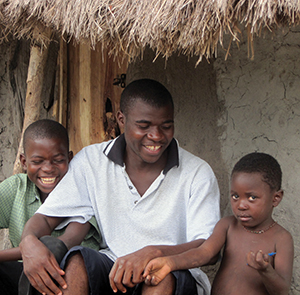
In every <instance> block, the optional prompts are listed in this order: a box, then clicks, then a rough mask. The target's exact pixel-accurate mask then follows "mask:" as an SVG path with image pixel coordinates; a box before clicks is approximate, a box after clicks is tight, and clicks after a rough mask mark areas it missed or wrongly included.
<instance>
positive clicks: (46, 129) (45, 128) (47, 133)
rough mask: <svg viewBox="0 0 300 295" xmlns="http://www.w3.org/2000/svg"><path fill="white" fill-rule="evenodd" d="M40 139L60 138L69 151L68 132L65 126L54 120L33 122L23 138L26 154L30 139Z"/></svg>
mask: <svg viewBox="0 0 300 295" xmlns="http://www.w3.org/2000/svg"><path fill="white" fill-rule="evenodd" d="M40 138H59V139H60V140H61V141H62V142H63V143H64V144H65V146H66V148H67V150H68V151H69V136H68V131H67V130H66V128H65V127H64V126H63V125H61V124H60V123H58V122H56V121H54V120H49V119H42V120H38V121H35V122H33V123H32V124H30V125H29V126H28V127H27V128H26V130H25V132H24V136H23V148H24V152H25V150H26V145H27V142H28V140H29V139H30V140H36V139H40Z"/></svg>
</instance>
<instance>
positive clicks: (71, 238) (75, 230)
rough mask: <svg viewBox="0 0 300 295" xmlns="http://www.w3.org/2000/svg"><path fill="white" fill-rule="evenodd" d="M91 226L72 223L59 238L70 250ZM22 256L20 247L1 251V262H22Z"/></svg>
mask: <svg viewBox="0 0 300 295" xmlns="http://www.w3.org/2000/svg"><path fill="white" fill-rule="evenodd" d="M90 227H91V225H90V223H89V222H87V223H85V224H80V223H78V222H71V223H70V224H68V226H67V227H66V230H65V232H64V234H62V235H61V236H59V237H58V239H60V240H62V241H63V242H64V243H65V245H66V246H67V248H68V249H70V248H72V247H73V246H76V245H79V244H80V243H81V242H82V241H83V239H84V237H85V236H86V235H87V233H88V231H89V229H90ZM21 259H22V255H21V251H20V248H19V247H16V248H10V249H5V250H1V251H0V262H4V261H17V260H21Z"/></svg>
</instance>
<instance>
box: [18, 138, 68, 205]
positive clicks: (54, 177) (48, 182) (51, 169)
mask: <svg viewBox="0 0 300 295" xmlns="http://www.w3.org/2000/svg"><path fill="white" fill-rule="evenodd" d="M71 157H72V154H71V153H70V154H69V151H68V149H67V147H66V146H65V144H64V142H63V141H62V140H61V139H59V138H51V139H49V138H40V139H36V140H28V142H27V144H26V151H25V155H24V154H22V155H21V163H22V165H23V168H24V170H25V171H27V175H28V178H29V179H30V180H31V181H32V182H33V183H34V184H35V185H36V186H37V187H38V188H39V190H40V192H41V198H42V201H44V199H45V198H46V197H47V196H48V194H49V193H50V192H51V191H52V190H53V189H54V187H55V186H56V185H57V184H58V183H59V181H60V180H61V179H62V178H63V176H64V175H65V174H66V172H67V171H68V165H69V161H70V160H71Z"/></svg>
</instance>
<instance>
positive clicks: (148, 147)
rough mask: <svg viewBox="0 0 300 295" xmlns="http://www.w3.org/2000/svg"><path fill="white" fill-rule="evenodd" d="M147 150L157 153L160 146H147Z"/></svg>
mask: <svg viewBox="0 0 300 295" xmlns="http://www.w3.org/2000/svg"><path fill="white" fill-rule="evenodd" d="M147 149H149V150H151V151H157V150H159V149H160V146H153V145H147Z"/></svg>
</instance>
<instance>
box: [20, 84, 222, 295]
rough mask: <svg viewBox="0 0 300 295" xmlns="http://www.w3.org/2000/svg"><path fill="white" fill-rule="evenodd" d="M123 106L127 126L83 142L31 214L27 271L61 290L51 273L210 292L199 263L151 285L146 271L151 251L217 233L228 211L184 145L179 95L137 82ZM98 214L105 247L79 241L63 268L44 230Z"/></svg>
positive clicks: (169, 250)
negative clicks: (178, 123) (178, 135)
mask: <svg viewBox="0 0 300 295" xmlns="http://www.w3.org/2000/svg"><path fill="white" fill-rule="evenodd" d="M120 107H121V110H120V111H119V112H118V113H117V120H118V123H119V125H120V127H122V128H123V130H124V134H123V135H121V136H120V137H118V138H116V139H115V140H113V141H109V142H104V143H101V144H96V145H91V146H88V147H86V148H84V149H82V151H81V152H79V153H78V154H77V155H76V156H75V157H74V159H73V161H72V162H71V165H70V168H69V171H68V173H67V174H66V176H65V178H64V179H63V180H62V182H61V183H60V185H59V186H57V188H56V189H55V191H53V193H51V198H49V200H47V201H46V202H45V204H44V205H43V206H42V207H41V208H40V209H39V210H38V212H37V213H38V214H35V216H33V217H32V219H31V220H30V221H29V222H28V223H27V225H26V227H25V229H24V232H23V240H22V242H21V252H22V256H23V261H24V272H25V274H26V275H27V277H28V278H29V280H30V282H31V284H32V285H33V286H34V287H35V288H37V289H38V290H39V291H40V292H43V293H46V294H62V291H61V290H59V288H58V287H57V286H56V285H55V284H54V283H53V282H52V280H50V278H49V274H50V276H52V278H53V279H55V280H56V281H57V283H58V284H59V286H60V287H61V289H63V294H72V295H74V294H114V292H118V290H119V291H121V292H122V293H125V292H127V294H143V295H146V294H152V295H153V294H160V295H162V294H182V295H183V294H184V295H189V294H191V295H193V294H197V288H198V292H202V294H209V283H208V280H207V277H206V276H205V275H204V274H203V273H202V272H201V271H200V270H199V269H197V270H193V271H192V272H193V275H192V274H191V272H190V271H188V270H185V271H177V272H174V273H171V274H169V275H168V276H167V277H166V278H165V279H164V280H163V281H162V282H161V283H160V284H159V285H157V286H147V285H146V284H143V277H142V274H143V270H144V268H145V266H146V264H147V263H148V262H149V261H150V260H151V259H153V258H155V257H160V256H165V255H170V254H177V253H181V252H184V251H186V250H188V249H190V248H194V247H198V246H199V245H200V244H202V243H203V241H204V240H205V239H207V238H208V237H209V235H210V234H211V233H212V230H213V228H214V226H215V224H216V222H217V221H218V220H219V217H220V216H219V189H218V184H217V181H216V178H215V176H214V174H213V172H212V170H211V168H210V167H209V165H208V164H207V163H206V162H205V161H203V160H201V159H199V158H198V157H195V156H193V155H192V154H190V153H188V152H187V151H185V150H183V149H181V148H180V147H178V144H177V142H176V140H175V139H174V138H173V135H174V106H173V100H172V97H171V95H170V93H169V92H168V90H167V89H166V88H165V87H164V86H163V85H161V84H160V83H158V82H156V81H153V80H149V79H142V80H137V81H134V82H132V83H131V84H129V85H128V86H127V87H126V88H125V90H124V91H123V93H122V96H121V104H120ZM62 196H63V197H64V198H63V199H64V200H68V201H67V202H64V201H62ZM93 215H95V217H96V220H97V222H98V225H99V228H100V231H101V234H102V239H103V240H102V243H101V245H100V246H101V249H102V250H100V252H96V251H93V250H90V249H87V248H84V247H81V246H78V247H74V248H72V249H71V250H70V251H69V252H68V253H67V255H66V256H65V258H64V260H63V261H62V263H61V267H62V269H64V271H63V270H62V269H61V268H60V267H59V266H58V264H57V263H56V260H55V259H54V257H53V256H52V255H51V254H50V253H49V251H48V250H47V248H45V247H44V246H43V244H42V243H41V242H40V241H39V240H38V239H37V238H39V237H41V236H43V235H47V234H49V233H50V232H51V231H52V230H53V229H54V228H55V227H56V226H57V225H58V224H60V223H61V222H62V221H63V223H62V225H61V226H63V225H65V224H66V223H68V222H71V221H78V222H82V223H84V222H87V221H88V220H89V219H90V218H91V217H92V216H93ZM33 249H34V250H33ZM35 249H38V255H34V253H33V252H34V251H37V250H35ZM34 256H35V257H34ZM38 256H39V257H38ZM40 257H46V258H40ZM194 277H197V278H196V279H197V281H198V285H197V286H196V281H195V279H194ZM200 290H202V291H200ZM199 294H201V293H199Z"/></svg>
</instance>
